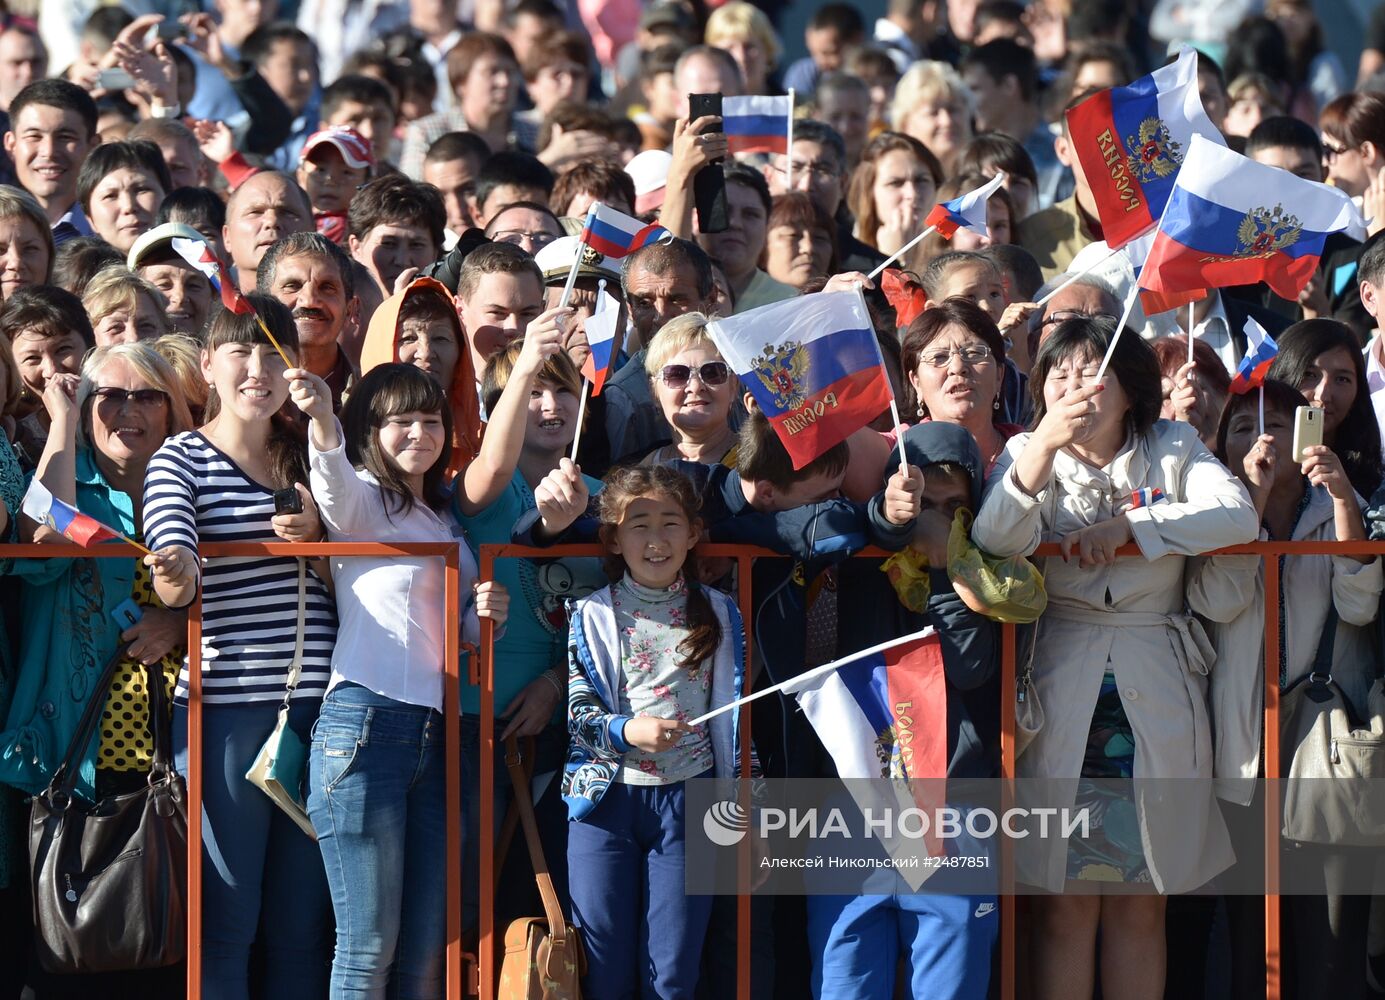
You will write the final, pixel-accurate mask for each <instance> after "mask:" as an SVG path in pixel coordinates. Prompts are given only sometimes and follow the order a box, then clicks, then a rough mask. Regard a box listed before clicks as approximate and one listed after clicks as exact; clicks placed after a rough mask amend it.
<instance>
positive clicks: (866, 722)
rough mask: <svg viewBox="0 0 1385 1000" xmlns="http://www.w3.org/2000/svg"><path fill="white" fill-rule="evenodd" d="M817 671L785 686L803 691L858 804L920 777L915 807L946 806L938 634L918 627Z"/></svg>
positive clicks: (870, 804) (938, 849)
mask: <svg viewBox="0 0 1385 1000" xmlns="http://www.w3.org/2000/svg"><path fill="white" fill-rule="evenodd" d="M814 673H815V675H814V676H813V677H812V678H811V679H807V680H805V683H804V684H803V685H801V686H800V685H799V684H797V683H792V684H790V685H789V686H788V687H787V688H786V690H788V691H792V692H793V693H794V694H795V695H796V696H797V698H798V704H799V707H800V708H802V709H803V714H804V715H805V716H807V718H808V721H809V722H811V723H812V725H813V729H814V730H815V731H816V732H817V735H818V739H820V740H821V741H822V745H823V747H824V748H826V750H827V752H828V753H829V754H831V755H832V761H833V763H834V764H836V766H837V775H838V777H840V778H841V779H843V780H844V781H845V782H846V783H847V786H848V788H849V789H850V790H851V794H852V795H853V797H856V798H857V801H858V804H860V805H861V807H862V808H876V807H877V805H878V804H877V803H876V802H874V801H861V798H862V797H863V796H865V797H871V796H879V795H881V794H882V793H883V792H884V787H885V786H886V782H894V783H899V782H909V781H915V782H918V784H916V785H914V786H912V789H911V792H912V797H913V799H914V801H913V802H910V803H908V804H909V805H911V806H912V805H917V806H920V807H923V808H925V809H930V808H931V809H936V808H938V807H940V806H942V805H944V803H945V800H946V794H945V791H944V789H945V780H946V778H947V763H948V756H947V681H946V677H945V674H944V672H943V652H942V644H941V642H940V641H939V638H938V635H937V633H936V632H934V631H933V630H932V629H931V628H930V629H926V630H925V632H924V634H922V636H921V637H919V635H918V633H916V634H915V636H914V637H908V638H906V639H905V640H904V641H901V642H898V643H897V644H896V645H893V646H890V647H888V648H886V649H883V650H877V651H874V652H871V653H869V654H868V655H866V656H861V657H859V658H856V659H854V660H850V661H849V662H846V663H844V664H842V665H841V666H838V667H837V668H836V669H835V670H830V671H828V672H826V673H822V674H817V673H816V672H814ZM853 779H854V780H853ZM861 779H875V780H861ZM880 779H886V781H881V780H880ZM920 800H922V801H920ZM928 800H936V801H928ZM925 841H926V843H927V847H928V854H929V855H931V856H933V857H939V856H941V855H942V854H943V853H944V851H943V849H942V845H941V843H940V842H939V840H938V839H937V838H936V837H933V836H929V837H926V838H925ZM888 846H891V845H887V847H888ZM891 853H894V851H893V850H891ZM921 881H922V879H920V880H919V882H921ZM915 887H916V888H917V884H916V885H915Z"/></svg>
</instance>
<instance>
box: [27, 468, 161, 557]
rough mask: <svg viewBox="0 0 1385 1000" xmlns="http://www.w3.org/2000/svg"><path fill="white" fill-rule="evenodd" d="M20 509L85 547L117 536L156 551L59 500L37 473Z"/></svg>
mask: <svg viewBox="0 0 1385 1000" xmlns="http://www.w3.org/2000/svg"><path fill="white" fill-rule="evenodd" d="M20 509H21V510H22V511H23V512H24V514H25V516H26V517H29V518H31V519H32V520H33V521H34V522H35V523H37V524H46V525H48V527H50V528H52V529H53V530H54V531H56V532H58V533H59V534H61V535H62V536H63V537H65V538H70V539H72V541H74V542H76V543H77V544H78V545H80V546H82V548H84V549H85V548H90V547H91V546H93V545H95V544H96V543H97V542H104V541H107V540H109V539H112V538H118V539H120V540H121V541H122V542H128V543H129V544H131V545H133V546H134V547H135V548H137V549H139V550H140V551H141V552H144V553H148V554H150V555H152V554H153V553H151V552H149V549H148V548H146V547H145V546H143V545H141V544H140V543H139V542H137V541H135V540H134V539H133V538H129V537H127V536H125V535H122V534H121V533H120V532H118V531H116V530H115V529H114V528H108V527H106V526H105V525H104V524H102V523H101V522H100V521H98V520H96V518H94V517H92V516H91V515H89V514H83V513H82V512H81V511H80V510H78V509H77V508H76V507H74V506H72V504H70V503H67V502H66V501H64V500H59V499H58V498H57V497H55V496H54V495H53V494H52V493H50V492H49V491H48V487H46V486H44V485H43V482H42V480H40V479H39V478H38V476H35V477H34V478H33V480H32V481H31V482H30V483H29V489H28V490H27V491H26V492H25V493H24V501H23V503H22V504H21V505H20Z"/></svg>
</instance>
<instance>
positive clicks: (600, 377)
mask: <svg viewBox="0 0 1385 1000" xmlns="http://www.w3.org/2000/svg"><path fill="white" fill-rule="evenodd" d="M573 270H576V268H575V267H574V268H573ZM619 321H620V305H619V304H618V303H617V302H616V300H615V299H614V298H612V297H611V296H610V295H609V294H608V293H607V292H606V279H605V278H602V279H601V281H600V282H598V283H597V286H596V312H594V313H593V314H592V315H591V316H589V317H587V318H586V319H585V320H583V322H582V327H583V329H585V330H586V331H587V348H588V353H587V360H586V361H584V362H582V398H581V399H580V400H579V401H578V403H577V433H576V434H574V435H573V436H572V455H571V456H570V457H571V459H572V460H573V461H574V462H575V461H577V446H578V444H580V443H581V441H582V417H583V415H584V414H585V413H586V412H587V392H588V390H590V391H591V394H592V395H593V396H599V395H601V387H602V386H603V385H605V384H606V376H607V375H609V374H611V361H612V359H613V358H614V357H615V353H616V333H617V332H618V330H617V324H618V323H619Z"/></svg>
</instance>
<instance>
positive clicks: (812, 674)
mask: <svg viewBox="0 0 1385 1000" xmlns="http://www.w3.org/2000/svg"><path fill="white" fill-rule="evenodd" d="M932 634H933V627H932V626H931V625H930V626H929V627H928V628H926V629H923V630H922V631H919V632H915V633H913V634H912V635H905V636H901V637H900V638H898V639H887V640H886V641H885V642H881V643H877V644H876V645H874V646H870V647H868V648H866V649H861V650H857V651H856V652H854V653H848V654H847V655H846V656H843V657H842V658H841V659H838V660H833V661H832V662H831V663H824V664H823V665H822V666H820V667H814V668H813V669H812V670H809V671H808V672H807V673H802V674H799V675H798V676H797V677H790V678H789V679H788V680H786V681H782V682H781V683H779V684H776V685H774V686H773V687H767V688H765V689H764V690H763V691H756V692H755V693H754V694H748V695H746V696H745V697H744V698H737V699H736V700H735V701H732V702H727V703H726V704H725V705H722V706H720V707H719V708H714V709H712V710H711V711H710V712H708V713H707V714H706V715H700V716H698V717H697V718H696V719H693V720H692V721H691V722H689V723H688V725H690V726H700V725H702V723H704V722H706V721H707V720H708V719H711V718H715V717H716V716H718V715H721V714H722V713H723V712H729V711H731V709H733V708H739V707H740V706H741V705H744V704H746V703H747V702H751V701H754V700H755V699H756V698H763V697H764V696H765V695H767V694H774V693H775V692H776V691H783V692H784V693H786V694H788V693H791V692H790V689H791V688H793V687H795V686H796V685H799V684H803V685H806V684H807V683H808V682H809V681H811V680H814V679H815V678H818V677H821V676H822V675H824V674H830V673H831V672H832V671H834V670H836V669H837V668H838V667H843V666H846V664H848V663H854V662H856V661H857V660H859V659H862V658H864V657H867V656H871V655H873V654H875V653H879V652H883V651H884V650H886V649H891V648H892V647H894V646H902V645H903V644H904V643H906V642H916V641H918V640H919V639H925V638H927V637H928V636H930V635H932Z"/></svg>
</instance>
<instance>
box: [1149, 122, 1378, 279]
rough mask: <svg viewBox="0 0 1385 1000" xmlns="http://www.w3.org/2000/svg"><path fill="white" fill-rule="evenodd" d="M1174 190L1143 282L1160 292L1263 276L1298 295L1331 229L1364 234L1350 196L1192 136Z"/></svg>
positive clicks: (1313, 268)
mask: <svg viewBox="0 0 1385 1000" xmlns="http://www.w3.org/2000/svg"><path fill="white" fill-rule="evenodd" d="M1183 166H1184V169H1183V170H1181V171H1179V174H1178V180H1177V183H1175V185H1174V187H1173V192H1172V194H1171V195H1170V196H1169V203H1168V206H1167V208H1166V209H1165V211H1164V217H1163V219H1162V220H1161V222H1160V224H1159V230H1158V232H1156V233H1155V236H1154V244H1153V247H1152V248H1151V249H1150V252H1149V257H1148V259H1146V261H1145V264H1144V267H1143V268H1142V269H1141V271H1140V279H1139V280H1140V287H1141V288H1148V289H1150V290H1152V291H1156V292H1165V293H1169V292H1185V291H1191V290H1192V289H1195V288H1223V287H1226V286H1228V285H1253V284H1255V283H1256V282H1258V281H1263V282H1265V283H1266V284H1267V285H1269V286H1270V288H1272V289H1274V291H1275V293H1276V294H1277V295H1280V296H1282V297H1283V298H1286V299H1289V300H1290V301H1293V300H1294V299H1296V298H1298V293H1299V292H1301V291H1302V290H1303V287H1304V285H1306V284H1307V283H1308V279H1309V278H1311V277H1312V276H1313V272H1314V271H1316V270H1317V268H1318V258H1319V257H1320V256H1321V255H1322V247H1323V242H1324V241H1325V240H1326V239H1327V236H1328V234H1329V233H1335V232H1345V233H1347V235H1349V236H1351V237H1353V238H1355V239H1358V240H1364V239H1365V238H1366V225H1365V222H1364V221H1363V220H1362V218H1361V212H1360V211H1359V210H1358V209H1357V208H1356V206H1355V205H1353V204H1352V202H1351V199H1350V198H1349V197H1347V195H1346V194H1345V193H1344V192H1342V191H1338V190H1337V189H1335V188H1331V187H1328V186H1327V185H1326V184H1318V183H1315V182H1313V181H1306V180H1304V179H1303V178H1301V177H1295V176H1294V175H1293V174H1291V173H1289V172H1288V171H1287V170H1281V169H1279V168H1278V167H1271V166H1268V165H1266V164H1263V163H1256V162H1255V161H1254V160H1251V159H1249V158H1247V157H1244V156H1241V155H1240V154H1239V153H1233V152H1232V151H1231V150H1229V149H1226V148H1224V147H1223V146H1220V145H1218V144H1217V143H1214V142H1209V141H1208V140H1206V139H1204V138H1202V136H1194V137H1193V140H1192V144H1191V146H1190V147H1189V149H1188V156H1187V159H1186V160H1185V161H1184V165H1183Z"/></svg>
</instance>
